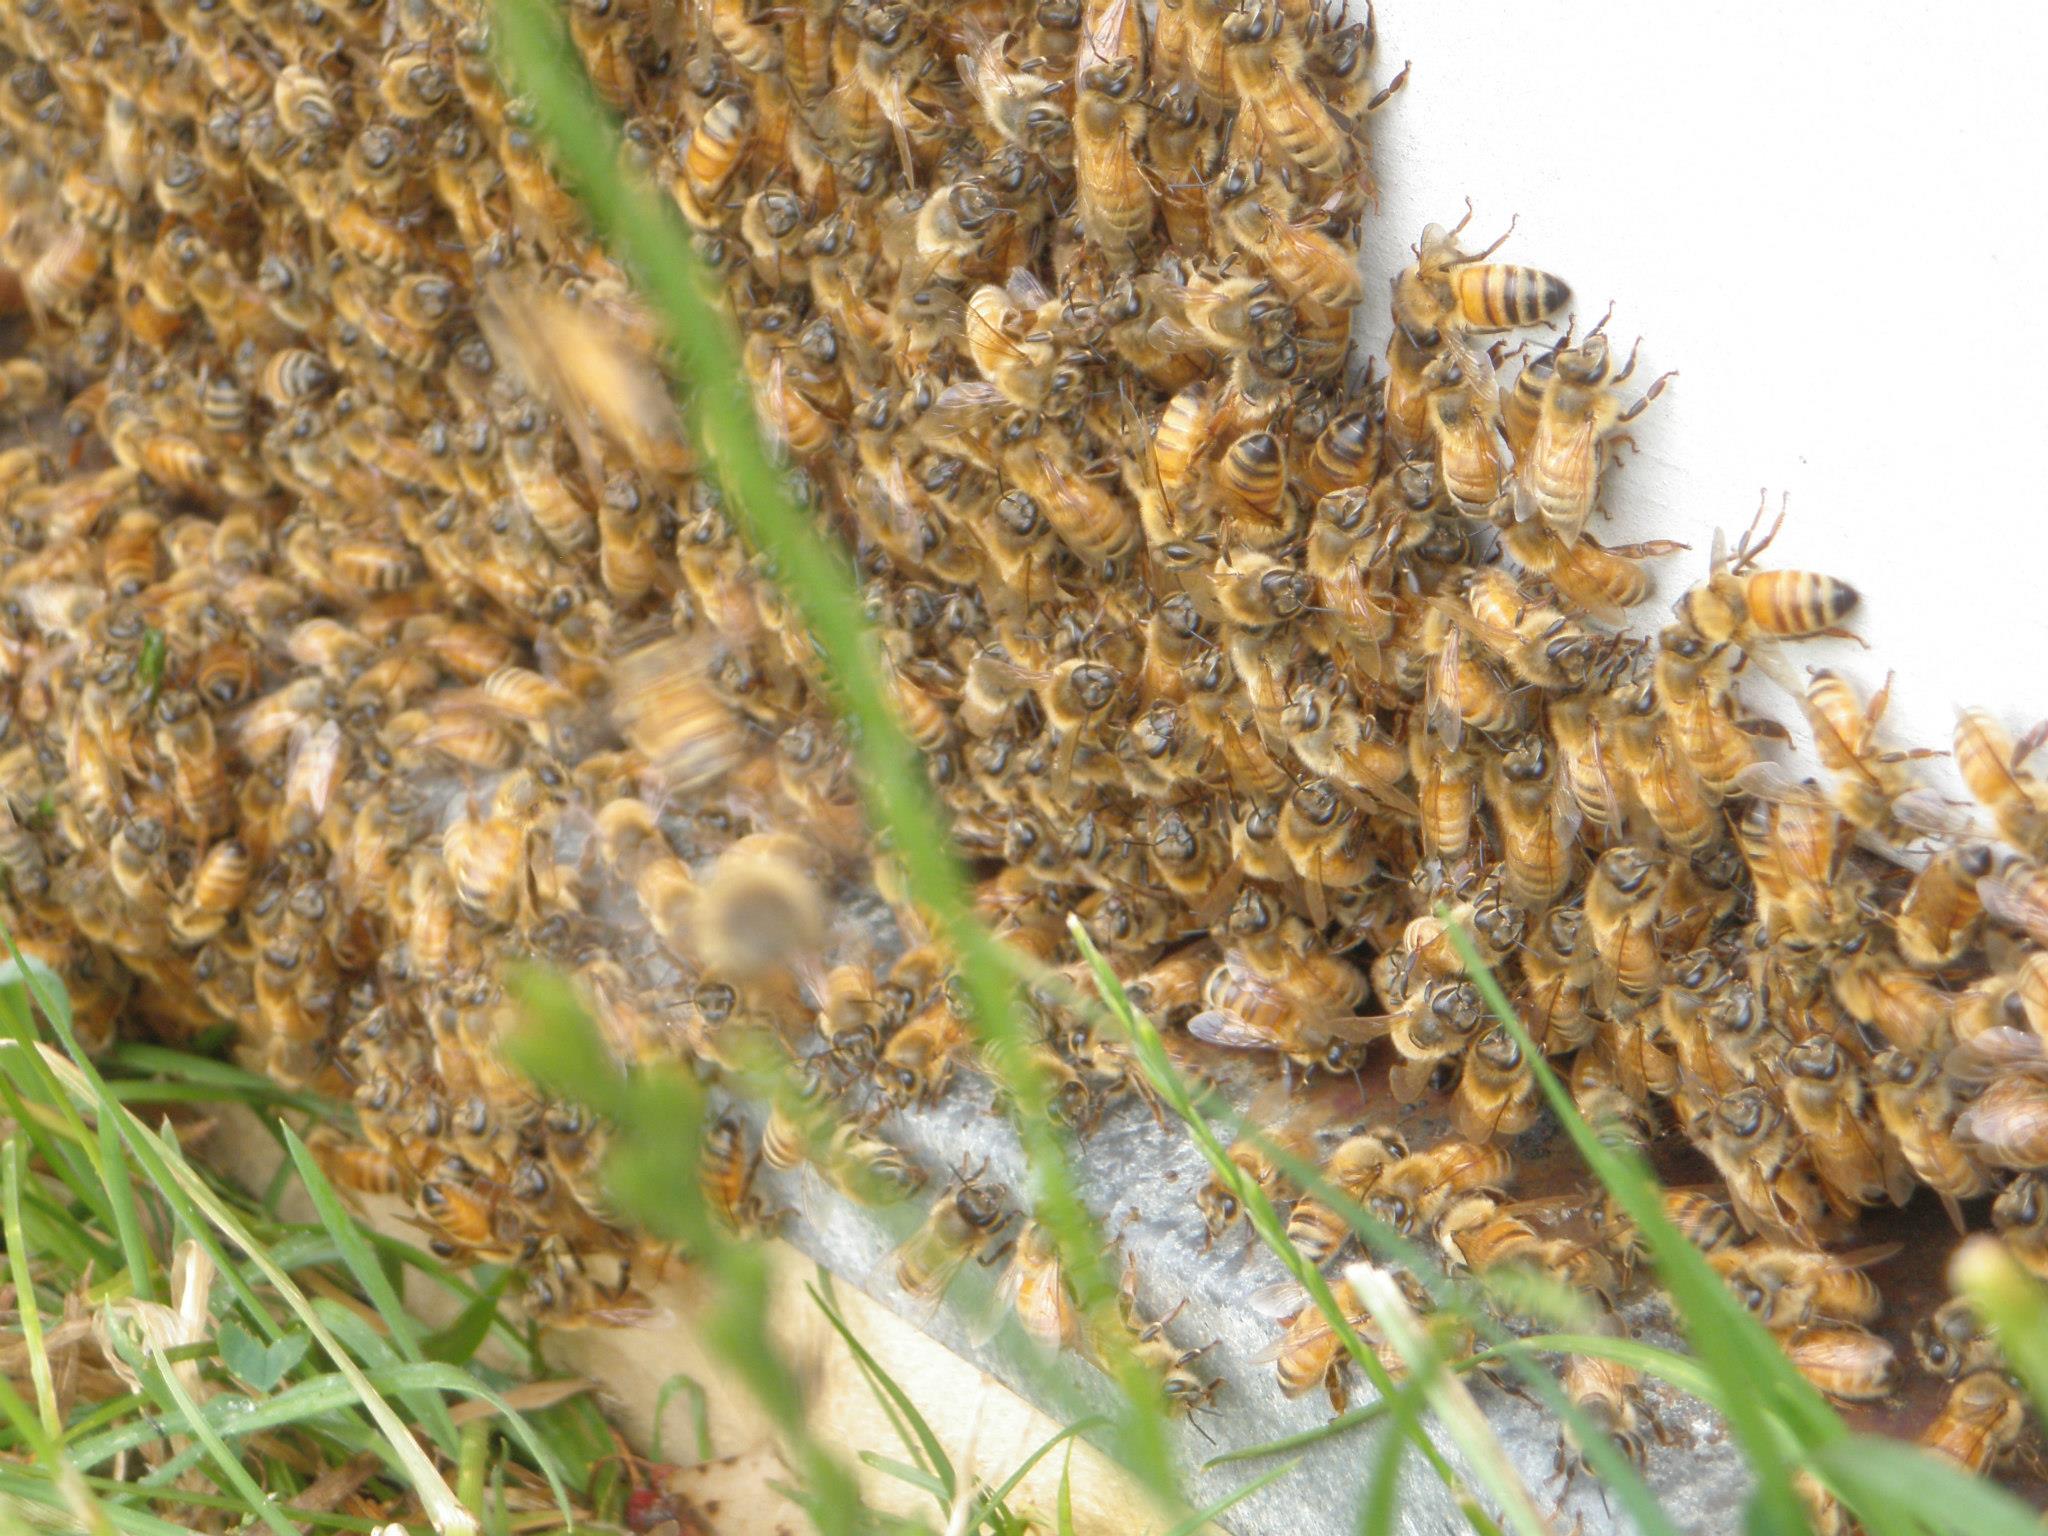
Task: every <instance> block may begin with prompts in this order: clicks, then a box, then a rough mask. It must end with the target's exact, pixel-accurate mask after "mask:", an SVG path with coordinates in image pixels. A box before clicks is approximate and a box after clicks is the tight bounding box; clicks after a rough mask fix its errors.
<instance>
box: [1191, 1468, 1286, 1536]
mask: <svg viewBox="0 0 2048 1536" xmlns="http://www.w3.org/2000/svg"><path fill="white" fill-rule="evenodd" d="M1300 1465H1301V1458H1300V1457H1298V1456H1297V1457H1296V1458H1295V1459H1294V1460H1293V1461H1288V1462H1283V1463H1281V1464H1280V1465H1279V1466H1277V1467H1274V1468H1273V1469H1272V1470H1270V1471H1267V1472H1262V1473H1260V1474H1259V1475H1258V1476H1257V1477H1255V1478H1253V1479H1252V1480H1251V1481H1250V1482H1248V1483H1246V1484H1245V1485H1244V1486H1243V1487H1242V1488H1236V1489H1233V1490H1231V1491H1230V1492H1229V1493H1226V1494H1225V1495H1224V1496H1223V1497H1222V1498H1220V1499H1218V1500H1217V1501H1216V1502H1215V1503H1214V1504H1211V1505H1210V1506H1209V1507H1208V1508H1207V1509H1204V1510H1199V1511H1197V1512H1196V1513H1194V1514H1192V1515H1189V1516H1188V1517H1187V1519H1185V1520H1183V1521H1181V1522H1180V1524H1178V1525H1176V1526H1175V1527H1174V1528H1173V1529H1172V1530H1170V1531H1168V1532H1167V1533H1166V1536H1195V1532H1197V1531H1199V1530H1201V1529H1202V1527H1203V1526H1205V1525H1207V1524H1208V1523H1209V1522H1210V1521H1212V1520H1214V1519H1215V1518H1216V1517H1217V1516H1218V1515H1221V1514H1223V1513H1224V1512H1225V1511H1227V1510H1231V1509H1235V1508H1236V1507H1237V1506H1238V1505H1240V1504H1242V1503H1243V1502H1244V1501H1245V1500H1246V1499H1248V1498H1250V1497H1251V1496H1252V1495H1253V1494H1255V1493H1257V1492H1258V1491H1259V1490H1260V1489H1262V1488H1268V1487H1271V1486H1272V1485H1273V1484H1274V1483H1277V1482H1279V1481H1280V1479H1281V1478H1283V1477H1285V1476H1286V1475H1287V1474H1288V1473H1290V1472H1292V1471H1293V1470H1294V1469H1295V1468H1296V1467H1298V1466H1300Z"/></svg>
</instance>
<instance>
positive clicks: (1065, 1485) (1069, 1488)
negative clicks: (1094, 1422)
mask: <svg viewBox="0 0 2048 1536" xmlns="http://www.w3.org/2000/svg"><path fill="white" fill-rule="evenodd" d="M1053 1529H1054V1530H1055V1531H1056V1532H1058V1536H1074V1446H1073V1442H1072V1441H1069V1442H1068V1443H1067V1459H1066V1460H1065V1461H1063V1462H1061V1463H1060V1493H1059V1498H1058V1500H1057V1501H1056V1502H1055V1503H1054V1505H1053Z"/></svg>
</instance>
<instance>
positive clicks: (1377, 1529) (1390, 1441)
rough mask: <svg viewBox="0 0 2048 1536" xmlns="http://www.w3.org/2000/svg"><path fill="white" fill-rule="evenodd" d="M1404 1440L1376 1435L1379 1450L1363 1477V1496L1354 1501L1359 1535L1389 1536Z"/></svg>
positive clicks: (1404, 1446) (1399, 1483)
mask: <svg viewBox="0 0 2048 1536" xmlns="http://www.w3.org/2000/svg"><path fill="white" fill-rule="evenodd" d="M1407 1446H1408V1441H1407V1440H1406V1438H1404V1437H1403V1436H1401V1435H1382V1436H1380V1447H1379V1450H1378V1451H1377V1452H1376V1453H1375V1454H1374V1456H1373V1458H1372V1471H1371V1472H1369V1473H1367V1474H1366V1484H1365V1497H1364V1498H1363V1499H1361V1500H1359V1502H1358V1531H1359V1536H1393V1531H1394V1509H1395V1505H1394V1495H1395V1494H1396V1493H1398V1492H1399V1491H1400V1485H1401V1453H1402V1452H1403V1451H1404V1450H1406V1449H1407Z"/></svg>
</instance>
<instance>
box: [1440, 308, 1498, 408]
mask: <svg viewBox="0 0 2048 1536" xmlns="http://www.w3.org/2000/svg"><path fill="white" fill-rule="evenodd" d="M1444 345H1445V346H1446V347H1448V348H1449V349H1450V351H1451V352H1452V354H1453V355H1455V356H1456V358H1457V360H1458V367H1459V368H1460V369H1461V370H1463V372H1464V375H1465V383H1466V386H1467V387H1468V388H1469V389H1470V390H1471V391H1472V405H1473V408H1474V409H1475V410H1477V411H1478V412H1479V414H1480V416H1481V417H1482V418H1483V419H1484V420H1486V421H1489V422H1493V421H1498V420H1500V375H1499V373H1498V372H1497V371H1496V370H1495V368H1494V366H1493V356H1492V354H1491V353H1489V352H1488V351H1487V350H1486V349H1485V348H1484V347H1482V346H1480V345H1478V344H1477V343H1476V342H1474V341H1473V340H1472V338H1471V337H1469V336H1465V335H1462V334H1459V333H1458V332H1457V331H1456V329H1455V328H1454V327H1448V326H1447V327H1445V330H1444Z"/></svg>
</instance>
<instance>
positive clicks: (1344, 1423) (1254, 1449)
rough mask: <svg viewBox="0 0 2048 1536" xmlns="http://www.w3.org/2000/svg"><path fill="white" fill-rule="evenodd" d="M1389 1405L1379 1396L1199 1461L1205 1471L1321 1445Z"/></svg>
mask: <svg viewBox="0 0 2048 1536" xmlns="http://www.w3.org/2000/svg"><path fill="white" fill-rule="evenodd" d="M1390 1406H1391V1405H1390V1404H1389V1403H1388V1401H1387V1399H1386V1398H1384V1397H1382V1398H1378V1399H1376V1400H1374V1401H1373V1402H1370V1403H1367V1404H1366V1405H1365V1406H1364V1407H1363V1408H1353V1409H1350V1410H1348V1411H1347V1412H1344V1413H1340V1414H1338V1415H1337V1417H1336V1418H1334V1419H1331V1420H1330V1421H1329V1422H1328V1423H1326V1424H1318V1425H1316V1426H1315V1428H1313V1429H1304V1430H1301V1431H1299V1432H1298V1433H1296V1434H1292V1435H1282V1436H1281V1437H1280V1438H1279V1439H1278V1440H1266V1441H1262V1442H1260V1443H1259V1444H1257V1445H1242V1446H1239V1447H1238V1448H1237V1449H1235V1450H1230V1451H1220V1452H1218V1453H1217V1454H1216V1455H1214V1456H1211V1457H1210V1458H1209V1459H1208V1460H1207V1461H1205V1462H1203V1463H1202V1470H1203V1471H1204V1472H1208V1471H1211V1470H1213V1469H1214V1468H1216V1467H1227V1466H1229V1465H1230V1464H1231V1463H1232V1462H1237V1461H1261V1460H1264V1459H1265V1458H1266V1457H1268V1456H1284V1455H1286V1454H1287V1452H1289V1451H1300V1450H1306V1449H1307V1448H1308V1447H1309V1446H1311V1445H1320V1444H1322V1442H1323V1441H1325V1440H1334V1439H1336V1438H1337V1436H1339V1435H1343V1434H1349V1433H1350V1432H1351V1431H1352V1430H1354V1429H1357V1428H1359V1427H1360V1426H1361V1425H1365V1424H1371V1423H1374V1422H1376V1421H1377V1420H1380V1419H1384V1418H1385V1417H1386V1416H1387V1412H1388V1409H1389V1407H1390ZM1394 1438H1395V1439H1397V1440H1398V1439H1400V1438H1401V1437H1400V1436H1399V1435H1396V1436H1395V1437H1394Z"/></svg>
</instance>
